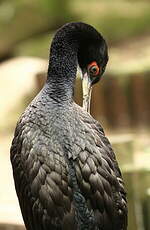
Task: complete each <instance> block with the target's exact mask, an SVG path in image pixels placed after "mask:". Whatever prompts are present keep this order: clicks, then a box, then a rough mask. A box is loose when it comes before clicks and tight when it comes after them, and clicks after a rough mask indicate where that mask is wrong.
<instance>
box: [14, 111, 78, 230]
mask: <svg viewBox="0 0 150 230" xmlns="http://www.w3.org/2000/svg"><path fill="white" fill-rule="evenodd" d="M29 120H30V116H29V114H26V115H24V116H23V117H22V118H21V120H20V122H19V123H18V125H17V127H16V131H15V136H14V139H13V142H12V147H11V162H12V167H13V175H14V181H15V187H16V192H17V195H18V199H19V203H20V208H21V211H22V215H23V219H24V222H25V225H26V228H27V230H35V229H36V230H37V229H38V230H47V229H53V230H55V229H56V230H58V229H62V226H63V225H64V226H65V229H66V230H67V229H71V226H72V229H74V228H73V226H74V225H75V224H74V218H73V216H74V210H73V208H72V192H71V188H70V186H69V185H68V177H67V166H66V162H65V160H64V158H63V155H62V152H61V148H59V143H55V144H54V145H53V146H57V150H56V149H55V147H54V148H53V149H50V144H49V139H50V138H49V135H47V133H43V131H41V130H40V128H39V127H38V126H37V125H36V124H34V123H33V122H32V123H31V122H30V121H29ZM55 150H56V151H55Z"/></svg>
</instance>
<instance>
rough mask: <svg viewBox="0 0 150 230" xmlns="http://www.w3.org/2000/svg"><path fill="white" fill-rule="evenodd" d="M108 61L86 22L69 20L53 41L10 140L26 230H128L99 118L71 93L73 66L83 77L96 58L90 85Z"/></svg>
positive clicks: (102, 45)
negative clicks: (41, 77) (41, 78)
mask: <svg viewBox="0 0 150 230" xmlns="http://www.w3.org/2000/svg"><path fill="white" fill-rule="evenodd" d="M107 60H108V56H107V46H106V43H105V41H104V39H103V38H102V36H101V35H100V34H99V33H98V32H97V31H96V30H95V29H94V28H93V27H92V26H90V25H87V24H84V23H70V24H67V25H65V26H64V27H62V28H60V30H58V31H57V33H56V35H55V37H54V39H53V42H52V45H51V52H50V61H49V68H48V77H47V82H46V84H45V86H44V87H43V89H42V90H41V92H40V93H39V94H38V95H37V96H36V98H35V99H34V100H33V101H32V102H31V104H30V105H29V106H28V107H27V109H26V110H25V112H24V113H23V115H22V116H21V118H20V120H19V121H18V124H17V127H16V130H15V135H14V139H13V142H12V146H11V162H12V167H13V175H14V181H15V187H16V192H17V195H18V199H19V203H20V208H21V211H22V215H23V219H24V222H25V225H26V228H27V230H48V229H49V230H77V229H78V230H126V229H127V206H126V193H125V191H124V185H123V181H122V177H121V173H120V170H119V167H118V164H117V161H116V158H115V154H114V152H113V150H112V148H111V145H110V143H109V141H108V139H107V138H106V137H105V134H104V131H103V129H102V127H101V126H100V124H99V123H98V122H97V121H96V120H94V119H93V117H92V116H90V114H89V113H87V112H86V111H85V110H84V109H83V108H81V107H80V106H78V105H77V104H76V103H75V102H74V101H73V99H72V95H73V86H74V79H75V77H76V70H77V64H79V66H80V67H81V69H82V72H83V77H84V74H85V73H86V72H88V71H89V70H88V71H87V69H88V68H91V64H90V63H91V62H93V61H94V62H96V65H97V67H96V68H98V69H97V72H96V74H95V72H94V71H95V69H94V68H95V66H94V68H93V67H92V68H93V69H92V70H90V71H91V72H90V74H89V76H90V83H91V85H92V84H94V83H96V82H97V81H98V80H99V79H100V77H101V75H102V73H103V72H104V70H105V66H106V63H107ZM89 64H90V66H89ZM99 68H100V70H99ZM98 70H99V71H98ZM91 73H92V74H95V75H91Z"/></svg>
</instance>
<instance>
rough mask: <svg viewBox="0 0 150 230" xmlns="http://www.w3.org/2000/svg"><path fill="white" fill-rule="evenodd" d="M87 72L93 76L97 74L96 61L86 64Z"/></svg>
mask: <svg viewBox="0 0 150 230" xmlns="http://www.w3.org/2000/svg"><path fill="white" fill-rule="evenodd" d="M88 72H89V73H90V75H93V76H97V75H98V74H99V67H98V65H97V63H96V62H92V63H90V64H89V65H88Z"/></svg>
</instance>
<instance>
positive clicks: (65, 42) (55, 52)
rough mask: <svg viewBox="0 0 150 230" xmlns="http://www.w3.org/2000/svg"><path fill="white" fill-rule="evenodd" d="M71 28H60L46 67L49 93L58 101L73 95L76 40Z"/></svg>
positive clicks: (75, 69) (70, 97) (75, 68)
mask: <svg viewBox="0 0 150 230" xmlns="http://www.w3.org/2000/svg"><path fill="white" fill-rule="evenodd" d="M73 32H74V31H73V30H70V31H69V28H68V30H65V29H64V28H62V29H60V30H59V31H58V32H57V33H56V35H55V37H54V40H53V42H52V45H51V50H50V60H49V67H48V77H47V84H48V85H49V94H50V95H51V96H52V97H53V98H56V99H57V100H59V99H60V101H64V100H68V99H69V100H70V99H72V96H73V87H74V80H75V77H76V71H77V52H78V41H77V39H76V40H75V39H74V40H73V39H72V37H73Z"/></svg>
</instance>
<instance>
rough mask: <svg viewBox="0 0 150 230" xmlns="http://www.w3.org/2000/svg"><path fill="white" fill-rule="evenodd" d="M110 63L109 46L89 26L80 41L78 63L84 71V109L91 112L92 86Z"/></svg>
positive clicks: (82, 77)
mask: <svg viewBox="0 0 150 230" xmlns="http://www.w3.org/2000/svg"><path fill="white" fill-rule="evenodd" d="M107 61H108V50H107V44H106V42H105V40H104V38H103V37H102V36H101V34H100V33H99V32H97V31H96V30H95V29H94V28H93V27H92V26H89V25H87V31H86V32H85V33H84V34H83V35H82V37H81V39H80V46H79V50H78V63H79V67H80V68H81V71H82V76H81V79H82V88H83V107H84V109H85V110H86V111H88V112H89V111H90V98H91V90H92V86H93V85H94V84H95V83H97V82H98V81H99V80H100V79H101V76H102V75H103V73H104V71H105V68H106V64H107Z"/></svg>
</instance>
